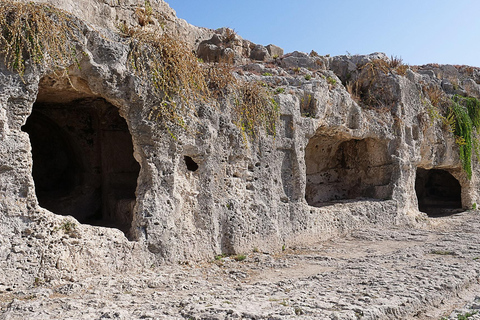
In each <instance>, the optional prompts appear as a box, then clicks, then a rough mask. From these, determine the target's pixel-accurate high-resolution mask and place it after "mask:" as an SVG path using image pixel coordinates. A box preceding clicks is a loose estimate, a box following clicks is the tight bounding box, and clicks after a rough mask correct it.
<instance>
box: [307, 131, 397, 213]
mask: <svg viewBox="0 0 480 320" xmlns="http://www.w3.org/2000/svg"><path fill="white" fill-rule="evenodd" d="M305 164H306V175H307V177H306V178H307V179H306V188H305V199H306V200H307V202H308V204H309V205H311V206H316V207H321V206H325V205H329V204H332V203H334V202H338V201H342V200H359V199H362V198H363V199H365V198H366V199H378V200H386V199H389V198H391V196H392V186H391V179H392V171H393V166H392V162H391V156H390V154H389V152H388V142H387V141H381V140H377V139H373V138H366V139H361V140H356V139H350V140H346V139H345V138H341V137H338V136H328V135H324V134H320V135H318V134H317V135H315V136H314V137H312V138H311V139H310V141H309V142H308V145H307V148H306V150H305Z"/></svg>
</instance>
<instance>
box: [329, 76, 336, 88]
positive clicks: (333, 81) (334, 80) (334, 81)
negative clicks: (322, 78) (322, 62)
mask: <svg viewBox="0 0 480 320" xmlns="http://www.w3.org/2000/svg"><path fill="white" fill-rule="evenodd" d="M327 83H328V85H329V87H330V88H333V87H335V85H336V84H337V80H336V79H335V78H332V77H327Z"/></svg>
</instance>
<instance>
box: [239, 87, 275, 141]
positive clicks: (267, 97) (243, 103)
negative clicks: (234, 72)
mask: <svg viewBox="0 0 480 320" xmlns="http://www.w3.org/2000/svg"><path fill="white" fill-rule="evenodd" d="M237 88H238V96H237V99H236V104H235V107H234V111H235V115H236V119H235V122H236V123H237V125H238V126H239V127H240V128H241V129H242V131H243V132H245V133H246V134H247V135H250V136H253V137H256V136H257V135H258V133H259V129H260V128H261V127H263V128H265V129H266V130H267V132H268V133H270V134H273V135H275V134H276V125H277V119H278V117H279V108H278V105H277V103H276V102H275V100H274V99H273V97H272V96H273V95H272V93H271V92H270V91H269V90H268V89H267V88H266V87H264V86H263V85H261V84H260V83H257V82H240V83H239V84H238V86H237Z"/></svg>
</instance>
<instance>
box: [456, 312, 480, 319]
mask: <svg viewBox="0 0 480 320" xmlns="http://www.w3.org/2000/svg"><path fill="white" fill-rule="evenodd" d="M477 313H478V311H472V312H466V313H464V314H458V315H457V319H458V320H467V319H468V318H470V317H473V316H474V315H476V314H477Z"/></svg>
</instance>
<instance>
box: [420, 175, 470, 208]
mask: <svg viewBox="0 0 480 320" xmlns="http://www.w3.org/2000/svg"><path fill="white" fill-rule="evenodd" d="M415 192H416V194H417V199H418V210H420V211H422V212H425V213H426V214H427V215H428V216H429V217H441V216H446V215H451V214H454V213H458V212H461V211H463V209H462V187H461V185H460V182H458V180H457V179H456V178H455V177H454V176H453V175H452V174H451V173H450V172H448V171H447V170H441V169H430V170H427V169H423V168H417V176H416V179H415Z"/></svg>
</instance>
